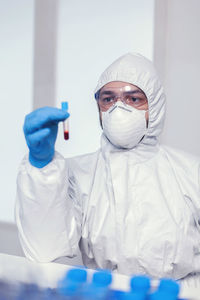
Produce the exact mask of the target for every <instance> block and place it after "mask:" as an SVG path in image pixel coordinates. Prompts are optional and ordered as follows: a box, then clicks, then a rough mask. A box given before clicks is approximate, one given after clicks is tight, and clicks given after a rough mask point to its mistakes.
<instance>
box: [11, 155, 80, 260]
mask: <svg viewBox="0 0 200 300" xmlns="http://www.w3.org/2000/svg"><path fill="white" fill-rule="evenodd" d="M69 173H70V171H69V169H68V164H67V160H65V159H64V158H63V157H62V156H61V155H60V154H58V153H55V157H54V159H53V161H52V162H51V163H49V164H48V165H47V166H45V167H44V168H42V169H38V168H35V167H33V166H32V165H31V164H30V163H29V161H28V157H26V158H25V159H24V160H23V161H22V164H21V165H20V169H19V174H18V178H17V199H16V210H15V211H16V223H17V226H18V231H19V238H20V241H21V245H22V247H23V250H24V253H25V255H26V256H27V257H28V258H29V259H32V260H36V261H40V262H49V261H53V260H55V259H56V258H59V257H62V256H69V257H73V256H75V255H76V251H77V247H78V243H79V240H80V236H81V205H80V203H79V199H76V194H77V195H78V192H77V191H76V184H75V181H74V178H73V177H71V178H70V176H69ZM77 197H78V196H77Z"/></svg>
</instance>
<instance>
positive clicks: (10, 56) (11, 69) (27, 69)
mask: <svg viewBox="0 0 200 300" xmlns="http://www.w3.org/2000/svg"><path fill="white" fill-rule="evenodd" d="M0 23H1V26H0V99H1V118H0V220H3V221H11V222H13V221H14V203H15V191H16V183H15V182H16V175H17V169H18V166H19V162H20V161H21V159H22V157H23V156H24V154H25V152H27V150H26V145H25V142H24V137H23V133H22V126H23V121H24V116H25V114H27V113H28V112H29V111H30V110H31V107H32V77H33V0H29V1H27V0H17V1H13V0H6V1H4V0H0Z"/></svg>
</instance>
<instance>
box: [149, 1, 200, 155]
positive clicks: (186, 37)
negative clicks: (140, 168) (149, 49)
mask: <svg viewBox="0 0 200 300" xmlns="http://www.w3.org/2000/svg"><path fill="white" fill-rule="evenodd" d="M199 30H200V1H199V0H173V1H171V0H157V1H156V15H155V57H154V59H155V63H156V66H157V68H158V70H159V72H160V75H161V77H162V78H163V82H164V86H165V90H166V96H167V115H166V122H165V128H164V132H163V135H162V142H163V143H165V144H167V145H171V146H173V147H176V148H180V149H183V150H185V151H187V152H191V153H194V154H197V155H198V156H199V157H200V130H199V128H200V126H199V112H200V97H199V83H200V75H199V70H200V34H199Z"/></svg>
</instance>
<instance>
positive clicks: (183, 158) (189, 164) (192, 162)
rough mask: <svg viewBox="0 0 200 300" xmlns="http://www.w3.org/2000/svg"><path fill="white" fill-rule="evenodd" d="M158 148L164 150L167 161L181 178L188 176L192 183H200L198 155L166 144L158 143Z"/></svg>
mask: <svg viewBox="0 0 200 300" xmlns="http://www.w3.org/2000/svg"><path fill="white" fill-rule="evenodd" d="M160 149H161V151H164V152H165V154H166V156H167V159H168V160H169V163H170V164H171V165H172V167H173V168H174V169H175V170H177V172H179V173H180V174H181V176H182V177H183V178H188V179H190V180H192V182H193V183H194V184H197V185H200V157H199V156H197V155H194V154H191V153H188V152H186V151H184V150H180V149H177V148H173V147H170V146H166V145H160ZM199 188H200V187H199ZM199 201H200V200H199Z"/></svg>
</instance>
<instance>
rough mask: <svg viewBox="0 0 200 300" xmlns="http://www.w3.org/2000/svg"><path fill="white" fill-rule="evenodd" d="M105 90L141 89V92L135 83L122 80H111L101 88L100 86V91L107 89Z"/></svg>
mask: <svg viewBox="0 0 200 300" xmlns="http://www.w3.org/2000/svg"><path fill="white" fill-rule="evenodd" d="M107 90H113V91H114V90H116V91H119V90H123V91H136V90H137V91H138V90H139V91H141V92H143V91H142V90H141V89H140V88H138V87H137V86H136V85H133V84H131V83H128V82H123V81H112V82H109V83H107V84H105V85H104V86H103V87H102V88H101V92H103V91H107Z"/></svg>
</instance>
